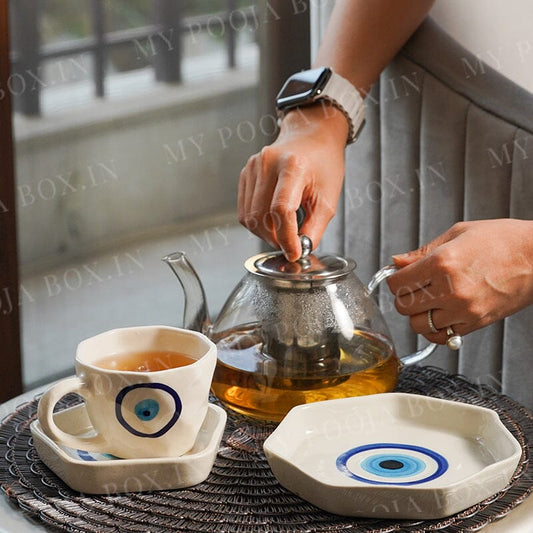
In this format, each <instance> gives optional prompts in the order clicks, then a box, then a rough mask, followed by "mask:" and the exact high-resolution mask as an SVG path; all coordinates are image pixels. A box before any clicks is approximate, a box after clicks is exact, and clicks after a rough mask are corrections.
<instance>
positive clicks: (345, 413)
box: [264, 393, 522, 520]
mask: <svg viewBox="0 0 533 533" xmlns="http://www.w3.org/2000/svg"><path fill="white" fill-rule="evenodd" d="M264 451H265V454H266V457H267V459H268V462H269V464H270V467H271V468H272V471H273V472H274V475H275V476H276V478H277V479H278V481H279V482H280V483H281V484H282V485H283V486H284V487H286V488H287V489H289V490H290V491H292V492H294V493H296V494H298V495H299V496H300V497H301V498H303V499H305V500H307V501H309V502H311V503H313V504H314V505H316V506H317V507H320V508H321V509H324V510H326V511H329V512H332V513H336V514H341V515H347V516H364V517H376V518H390V519H397V518H410V519H420V520H423V519H432V518H442V517H445V516H449V515H452V514H455V513H457V512H459V511H462V510H464V509H466V508H468V507H470V506H472V505H474V504H475V503H478V502H480V501H482V500H484V499H485V498H488V497H489V496H491V495H493V494H495V493H497V492H498V491H500V490H502V489H503V488H505V487H506V485H507V484H508V483H509V481H510V479H511V477H512V475H513V473H514V471H515V469H516V466H517V465H518V461H519V459H520V457H521V454H522V449H521V447H520V444H519V443H518V442H517V440H516V439H515V438H514V437H513V436H512V435H511V433H510V432H509V431H508V430H507V428H506V427H505V426H504V425H503V423H502V422H501V421H500V418H499V416H498V414H497V413H496V412H495V411H492V410H490V409H486V408H483V407H478V406H474V405H468V404H465V403H461V402H455V401H448V400H440V399H437V398H429V397H426V396H420V395H415V394H405V393H384V394H374V395H370V396H361V397H356V398H345V399H340V400H329V401H323V402H316V403H311V404H306V405H301V406H298V407H294V408H293V409H292V410H291V411H290V412H289V413H288V414H287V416H286V417H285V418H284V419H283V420H282V422H281V423H280V425H279V426H278V427H277V428H276V429H275V430H274V432H273V433H272V434H271V435H270V437H269V438H268V439H267V440H266V441H265V443H264Z"/></svg>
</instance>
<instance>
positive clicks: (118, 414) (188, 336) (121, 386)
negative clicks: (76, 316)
mask: <svg viewBox="0 0 533 533" xmlns="http://www.w3.org/2000/svg"><path fill="white" fill-rule="evenodd" d="M165 352H178V353H180V354H183V355H185V356H188V358H192V361H191V360H190V359H189V360H188V362H189V364H186V365H185V366H176V367H169V364H166V365H165V364H160V365H159V367H162V368H163V369H160V370H154V371H146V370H145V367H144V366H141V367H140V369H141V370H137V369H134V370H123V369H120V368H124V365H116V364H115V365H114V366H115V367H116V366H118V367H119V369H114V368H103V367H102V366H98V365H99V364H100V365H101V364H102V360H103V359H104V358H106V359H108V358H109V357H110V356H113V357H115V356H116V357H117V361H118V360H120V357H121V356H123V357H126V358H130V356H131V355H132V354H134V355H135V354H143V355H144V356H146V357H149V356H148V355H146V354H148V353H149V354H151V356H152V357H157V358H158V360H159V361H161V357H162V356H161V354H162V353H165ZM181 362H183V361H181ZM215 364H216V347H215V345H214V344H213V343H212V342H211V341H210V340H209V339H208V338H207V337H206V336H204V335H202V334H201V333H197V332H195V331H189V330H184V329H178V328H171V327H167V326H141V327H130V328H121V329H114V330H111V331H107V332H105V333H102V334H100V335H96V336H95V337H91V338H90V339H87V340H84V341H82V342H81V343H80V344H79V345H78V349H77V351H76V376H75V377H72V378H67V379H64V380H62V381H59V382H57V383H56V384H54V385H52V386H51V387H50V388H49V389H48V390H47V391H46V392H45V394H44V395H43V397H42V398H41V400H40V401H39V407H38V418H39V423H40V424H41V427H42V429H43V431H44V432H45V433H46V434H47V435H48V436H49V437H50V438H52V439H54V440H55V441H56V442H58V443H59V444H62V445H65V446H68V447H71V448H75V449H80V450H86V451H98V452H102V453H109V454H113V455H115V456H117V457H121V458H143V457H172V456H179V455H183V454H184V453H186V452H187V451H188V450H190V449H191V448H192V447H193V444H194V441H195V439H196V437H197V435H198V432H199V430H200V427H201V425H202V422H203V420H204V418H205V416H206V413H207V407H208V401H209V389H210V385H211V379H212V376H213V372H214V369H215ZM126 367H127V365H126ZM155 368H157V366H155ZM69 393H77V394H79V395H80V396H82V398H83V399H84V400H85V405H86V409H87V412H88V415H89V418H90V420H91V422H92V424H93V427H94V430H95V434H94V435H82V436H78V435H71V434H69V433H66V432H64V431H62V430H61V429H59V427H58V426H57V425H56V424H55V423H54V418H53V409H54V406H55V405H56V404H57V402H58V401H59V400H60V399H61V398H62V397H64V396H65V395H67V394H69Z"/></svg>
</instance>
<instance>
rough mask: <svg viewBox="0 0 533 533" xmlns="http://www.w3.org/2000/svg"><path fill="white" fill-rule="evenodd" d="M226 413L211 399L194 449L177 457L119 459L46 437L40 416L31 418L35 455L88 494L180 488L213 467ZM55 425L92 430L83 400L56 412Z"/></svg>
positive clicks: (200, 478)
mask: <svg viewBox="0 0 533 533" xmlns="http://www.w3.org/2000/svg"><path fill="white" fill-rule="evenodd" d="M226 418H227V415H226V412H225V411H224V409H222V408H220V407H218V406H217V405H214V404H209V408H208V410H207V414H206V417H205V419H204V422H203V424H202V427H201V428H200V432H199V434H198V437H197V439H196V442H195V443H194V446H193V448H192V449H191V450H190V451H189V452H187V453H186V454H184V455H182V456H180V457H164V458H154V459H118V458H116V457H114V456H112V455H107V454H102V453H94V452H85V451H83V450H75V449H73V448H68V447H66V446H62V445H60V444H58V443H56V442H55V441H53V440H52V439H51V438H49V437H48V436H47V435H45V433H44V432H43V430H42V429H41V426H40V424H39V421H38V420H35V421H34V422H32V423H31V426H30V429H31V433H32V435H33V444H34V446H35V449H36V450H37V453H38V454H39V457H40V458H41V460H42V461H43V463H44V464H46V466H48V468H50V470H52V471H53V472H54V473H55V474H56V475H57V476H58V477H60V478H61V479H62V480H63V481H64V482H65V483H66V484H67V485H68V486H69V487H71V488H72V489H74V490H77V491H79V492H83V493H87V494H116V493H124V492H143V491H149V490H164V489H181V488H185V487H190V486H192V485H196V484H198V483H201V482H202V481H204V480H205V479H206V478H207V476H208V475H209V473H210V472H211V468H212V467H213V463H214V461H215V458H216V455H217V452H218V448H219V446H220V441H221V439H222V434H223V432H224V427H225V425H226ZM54 419H55V422H56V424H57V425H58V426H59V427H60V428H61V429H63V430H64V431H67V432H69V433H73V434H76V435H85V434H87V433H90V432H94V430H93V428H92V425H91V422H90V420H89V416H88V415H87V411H86V409H85V406H84V405H83V404H81V405H77V406H75V407H71V408H69V409H65V410H63V411H60V412H58V413H56V414H55V415H54Z"/></svg>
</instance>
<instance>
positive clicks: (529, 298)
mask: <svg viewBox="0 0 533 533" xmlns="http://www.w3.org/2000/svg"><path fill="white" fill-rule="evenodd" d="M394 261H395V264H396V266H398V267H399V268H400V270H399V271H398V272H396V273H395V274H393V275H392V276H391V277H390V278H388V279H387V283H388V284H389V288H390V289H391V291H392V292H393V294H394V295H395V305H396V309H397V310H398V311H399V312H400V313H401V314H403V315H407V316H409V320H410V324H411V327H412V329H413V330H414V331H416V332H417V333H420V334H422V335H424V336H425V337H426V338H427V339H428V340H430V341H431V342H436V343H439V344H444V343H445V342H446V338H447V335H446V327H448V326H453V330H454V331H455V333H457V334H458V335H466V334H467V333H470V332H472V331H475V330H477V329H480V328H482V327H484V326H487V325H489V324H492V323H493V322H496V321H497V320H500V319H502V318H504V317H506V316H509V315H511V314H513V313H515V312H517V311H519V310H520V309H523V308H525V307H527V306H528V305H531V304H533V221H530V220H518V219H495V220H478V221H471V222H460V223H458V224H455V225H454V226H452V228H450V229H449V230H448V231H446V232H445V233H443V234H442V235H440V236H439V237H437V238H436V239H435V240H433V241H431V242H430V243H428V244H427V245H425V246H423V247H421V248H419V249H418V250H414V251H413V252H410V253H407V254H402V255H398V256H395V257H394ZM430 309H431V310H432V320H433V323H434V325H435V327H436V328H437V329H439V330H441V331H440V332H439V333H432V332H431V331H430V327H429V323H428V317H427V312H428V310H430Z"/></svg>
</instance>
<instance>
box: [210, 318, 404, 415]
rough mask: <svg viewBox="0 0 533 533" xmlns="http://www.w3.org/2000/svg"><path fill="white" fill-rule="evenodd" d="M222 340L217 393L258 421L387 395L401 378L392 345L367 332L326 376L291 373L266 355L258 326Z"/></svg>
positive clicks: (348, 346) (347, 346)
mask: <svg viewBox="0 0 533 533" xmlns="http://www.w3.org/2000/svg"><path fill="white" fill-rule="evenodd" d="M220 337H222V339H221V340H220V341H218V342H216V344H217V349H218V361H217V367H216V369H215V374H214V377H213V383H212V390H213V393H214V394H215V396H216V397H217V398H218V399H219V400H220V401H222V402H223V403H224V404H226V405H227V406H228V407H230V408H231V409H233V410H234V411H237V412H239V413H242V414H245V415H249V416H253V417H255V418H260V419H264V420H272V421H280V420H281V419H282V418H283V417H284V416H285V415H286V414H287V412H288V411H289V410H290V409H291V408H292V407H294V406H296V405H301V404H305V403H311V402H317V401H321V400H332V399H335V398H346V397H351V396H363V395H366V394H375V393H380V392H388V391H391V390H392V389H393V388H394V386H395V385H396V382H397V379H398V372H399V361H398V358H397V357H396V354H395V353H394V350H393V348H392V346H391V345H390V343H389V342H387V341H386V340H384V339H382V338H381V337H378V336H375V335H373V334H371V333H369V332H366V331H362V330H355V331H354V336H353V338H352V339H351V340H350V341H349V343H348V344H345V345H343V346H342V348H341V349H340V353H339V356H338V366H337V368H336V370H335V372H327V373H326V374H325V375H323V376H320V375H319V374H317V375H312V376H306V375H290V372H289V375H287V371H286V369H282V368H280V365H279V364H278V362H277V361H275V360H274V359H272V358H269V357H268V356H265V355H264V354H263V353H261V346H262V344H261V341H260V337H259V336H258V334H257V332H256V331H254V329H253V328H250V329H248V330H240V331H232V332H228V333H227V334H224V335H223V336H222V335H220ZM215 341H216V339H215Z"/></svg>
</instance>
